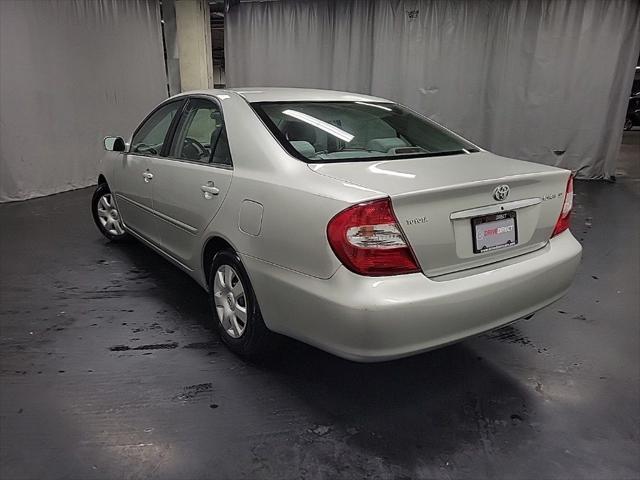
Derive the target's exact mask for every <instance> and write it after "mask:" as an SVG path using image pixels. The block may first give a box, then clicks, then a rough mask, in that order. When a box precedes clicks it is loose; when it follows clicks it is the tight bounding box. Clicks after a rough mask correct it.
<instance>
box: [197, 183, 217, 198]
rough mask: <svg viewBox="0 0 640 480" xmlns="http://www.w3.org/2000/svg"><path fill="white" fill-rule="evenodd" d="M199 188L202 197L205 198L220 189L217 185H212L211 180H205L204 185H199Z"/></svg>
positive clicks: (210, 196)
mask: <svg viewBox="0 0 640 480" xmlns="http://www.w3.org/2000/svg"><path fill="white" fill-rule="evenodd" d="M200 190H202V192H203V193H204V198H206V199H207V200H209V199H211V198H213V196H214V195H218V194H219V193H220V189H219V188H218V187H214V186H213V182H207V184H206V185H202V186H201V187H200Z"/></svg>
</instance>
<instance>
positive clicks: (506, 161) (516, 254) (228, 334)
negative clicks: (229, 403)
mask: <svg viewBox="0 0 640 480" xmlns="http://www.w3.org/2000/svg"><path fill="white" fill-rule="evenodd" d="M104 147H105V149H106V150H107V152H106V153H105V155H104V158H102V159H101V161H100V168H99V169H100V174H99V178H98V187H97V189H96V191H95V194H94V196H93V200H92V213H93V217H94V220H95V222H96V225H97V227H98V228H99V229H100V231H101V232H102V233H103V234H104V236H106V237H107V238H108V239H110V240H114V241H117V240H122V239H125V238H132V237H133V238H136V239H137V240H139V241H141V242H143V243H145V244H146V245H148V246H149V247H151V248H152V249H154V250H155V251H157V252H158V253H159V254H161V255H163V256H164V257H165V258H167V259H168V260H169V261H171V262H173V263H174V264H175V265H176V266H178V267H179V268H181V269H183V270H184V271H185V272H187V273H188V274H189V275H191V276H192V277H193V278H194V279H195V280H196V281H197V282H198V283H199V284H200V285H201V286H202V287H203V288H204V289H205V290H206V291H207V292H208V295H209V297H210V301H211V307H212V308H211V317H212V321H213V322H214V323H215V325H216V326H217V329H218V331H219V333H220V336H221V338H222V339H223V341H224V342H225V343H226V344H227V345H228V346H229V348H231V349H232V350H233V351H235V352H237V353H240V354H244V355H254V354H256V353H260V352H263V351H265V350H267V349H269V348H270V347H272V346H273V345H274V344H275V342H274V340H275V339H276V335H274V332H275V333H278V334H283V335H286V336H290V337H294V338H297V339H299V340H301V341H303V342H306V343H309V344H312V345H315V346H317V347H319V348H321V349H323V350H326V351H328V352H331V353H333V354H335V355H339V356H341V357H344V358H348V359H352V360H357V361H380V360H388V359H393V358H398V357H402V356H407V355H411V354H415V353H419V352H424V351H427V350H429V349H433V348H435V347H439V346H442V345H446V344H449V343H452V342H456V341H459V340H462V339H464V338H467V337H469V336H472V335H477V334H479V333H482V332H485V331H488V330H491V329H494V328H497V327H500V326H502V325H505V324H507V323H510V322H513V321H515V320H517V319H520V318H523V317H527V316H529V315H531V314H532V313H534V312H535V311H537V310H539V309H541V308H543V307H544V306H546V305H548V304H550V303H551V302H553V301H555V300H557V299H558V298H560V297H561V296H562V295H563V294H564V293H565V292H566V291H567V289H568V288H569V286H570V284H571V281H572V279H573V277H574V274H575V272H576V268H577V266H578V263H579V261H580V256H581V246H580V244H579V243H578V242H577V241H576V240H575V239H574V237H573V236H572V235H571V233H570V231H569V229H568V227H569V218H570V214H571V209H572V202H573V180H572V175H571V172H570V171H568V170H564V169H561V168H556V167H551V166H546V165H541V164H537V163H530V162H525V161H520V160H514V159H510V158H505V157H501V156H498V155H494V154H493V153H490V152H488V151H486V150H484V149H482V148H480V147H478V146H476V145H474V144H473V143H472V142H470V141H468V140H466V139H464V138H462V137H461V136H460V135H457V134H456V133H454V132H452V131H450V130H448V129H447V128H445V127H443V126H441V125H439V124H437V123H435V122H433V121H431V120H429V119H428V118H426V117H425V116H423V115H421V114H419V113H416V112H415V111H412V110H411V109H409V108H407V107H404V106H402V105H399V104H397V103H394V102H392V101H389V100H385V99H383V98H377V97H372V96H368V95H358V94H353V93H345V92H335V91H329V90H310V89H294V88H251V89H228V90H204V91H196V92H187V93H183V94H180V95H177V96H174V97H172V98H169V99H168V100H166V101H164V102H162V103H161V104H160V105H159V106H158V107H157V108H155V109H154V110H153V111H152V112H151V113H150V114H149V115H148V116H147V118H146V119H144V120H143V121H142V123H141V124H140V126H139V127H138V128H137V129H136V130H135V131H134V132H133V135H131V137H128V138H127V139H126V140H125V139H124V138H123V137H107V138H105V139H104Z"/></svg>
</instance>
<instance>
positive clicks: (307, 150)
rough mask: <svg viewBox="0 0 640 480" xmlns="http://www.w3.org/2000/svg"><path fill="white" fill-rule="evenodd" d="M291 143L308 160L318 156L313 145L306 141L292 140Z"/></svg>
mask: <svg viewBox="0 0 640 480" xmlns="http://www.w3.org/2000/svg"><path fill="white" fill-rule="evenodd" d="M289 143H290V144H291V146H292V147H293V148H295V149H296V150H297V151H298V152H300V153H301V154H302V155H304V156H305V157H307V158H311V157H313V156H314V155H315V154H316V149H315V148H313V145H311V144H310V143H309V142H305V141H304V140H290V141H289Z"/></svg>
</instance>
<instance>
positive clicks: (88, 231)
mask: <svg viewBox="0 0 640 480" xmlns="http://www.w3.org/2000/svg"><path fill="white" fill-rule="evenodd" d="M637 135H640V131H639V132H638V133H637ZM626 138H627V139H631V141H630V142H628V143H627V145H626V146H625V147H624V149H623V152H622V155H623V156H624V159H623V160H624V161H623V162H621V165H622V168H621V174H620V176H619V178H618V182H617V183H602V182H578V183H577V184H576V190H577V196H576V202H577V205H576V209H575V215H574V218H573V228H572V230H573V231H574V233H575V235H576V237H577V238H579V239H580V240H581V241H582V243H583V245H584V259H583V263H582V266H581V268H580V271H579V273H578V277H577V278H576V281H575V284H574V286H573V288H572V290H571V291H570V293H569V294H568V295H567V296H566V297H565V298H564V299H562V300H561V301H559V302H557V303H556V304H554V305H552V306H550V307H548V308H546V309H544V310H543V311H541V312H539V313H538V314H537V315H536V316H534V317H533V318H532V319H531V320H528V321H520V322H519V323H517V324H515V325H514V326H510V327H508V328H505V329H503V330H500V331H496V332H493V333H491V334H488V335H484V336H482V337H478V338H475V339H472V340H468V341H466V342H463V343H461V344H458V345H454V346H451V347H448V348H444V349H441V350H437V351H434V352H431V353H427V354H424V355H420V356H417V357H413V358H408V359H404V360H399V361H395V362H389V363H384V364H369V365H361V364H355V363H350V362H347V361H344V360H340V359H338V358H335V357H333V356H331V355H328V354H325V353H323V352H320V351H318V350H316V349H314V348H311V347H307V346H305V345H303V344H300V343H297V342H294V341H288V342H286V343H285V345H284V346H283V348H282V351H281V352H280V353H279V354H278V355H277V356H275V357H274V358H272V359H269V360H268V361H263V362H261V363H250V362H246V361H243V360H241V359H239V358H237V357H235V356H234V355H233V354H231V353H229V351H227V350H226V349H225V348H224V346H223V345H221V344H220V342H219V340H218V338H217V336H216V334H215V333H214V332H213V330H212V329H211V327H210V325H209V321H210V317H209V311H208V307H207V301H206V296H205V293H204V292H203V291H202V290H200V288H199V287H198V286H197V285H196V284H195V283H194V282H193V281H192V280H191V279H190V278H188V277H187V276H186V275H185V274H183V273H181V272H180V271H179V270H177V269H175V268H174V267H172V266H171V265H170V264H169V263H167V262H165V261H164V260H163V259H161V258H160V257H159V256H157V255H156V254H154V253H152V252H151V251H150V250H148V249H146V248H145V247H143V246H142V245H140V244H138V243H131V244H128V245H112V244H109V243H107V242H106V241H105V240H104V239H103V238H102V237H101V236H100V235H99V233H98V231H97V230H96V228H95V227H94V225H93V223H92V220H91V217H90V215H89V199H90V196H91V190H80V191H75V192H70V193H65V194H60V195H55V196H51V197H47V198H41V199H37V200H31V201H26V202H20V203H15V204H5V205H2V206H0V225H2V232H1V235H0V255H1V264H0V295H1V296H0V329H1V330H0V344H1V351H0V387H1V389H0V462H1V463H0V478H2V479H18V478H59V479H70V478H78V479H92V478H101V479H113V478H145V479H147V478H153V479H155V478H158V479H175V478H180V479H195V478H206V477H209V478H278V479H286V478H363V477H365V476H371V477H373V478H443V479H448V478H473V479H477V478H498V477H508V478H527V479H534V478H535V479H538V478H598V479H601V478H612V479H621V478H639V477H640V455H639V454H640V326H639V325H640V324H639V318H640V312H639V305H638V302H639V278H638V277H639V265H640V258H639V245H640V241H639V240H640V238H639V232H640V216H639V215H638V211H640V181H639V178H640V177H639V176H637V175H636V176H635V177H634V175H635V174H629V172H634V171H636V172H637V170H634V168H636V167H637V165H638V163H637V162H638V161H640V145H639V144H640V142H638V141H637V138H636V132H632V133H631V134H628V135H627V136H626ZM638 138H640V137H638ZM634 142H635V144H634ZM634 162H636V163H634ZM634 165H635V166H634Z"/></svg>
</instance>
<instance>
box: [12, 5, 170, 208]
mask: <svg viewBox="0 0 640 480" xmlns="http://www.w3.org/2000/svg"><path fill="white" fill-rule="evenodd" d="M166 84H167V80H166V74H165V68H164V58H163V49H162V33H161V24H160V13H159V4H158V1H157V0H128V1H126V2H122V1H118V0H101V1H84V0H57V1H56V0H50V1H46V2H44V1H39V0H35V1H33V0H17V1H13V0H1V1H0V202H3V201H11V200H21V199H25V198H32V197H37V196H41V195H47V194H52V193H57V192H61V191H65V190H70V189H73V188H79V187H85V186H88V185H91V184H94V183H96V180H97V163H98V160H99V159H100V158H101V156H102V155H103V153H104V150H103V146H102V139H103V138H104V137H105V136H107V135H112V134H113V135H121V136H123V137H125V138H126V137H128V136H129V135H130V134H131V131H132V130H133V128H134V127H135V126H136V125H137V123H138V122H139V121H140V120H141V119H142V118H143V117H144V116H145V115H146V114H147V113H148V111H149V110H150V109H151V108H152V107H153V106H154V105H155V104H157V103H158V102H159V101H161V100H162V99H163V98H166V96H167V86H166Z"/></svg>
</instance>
